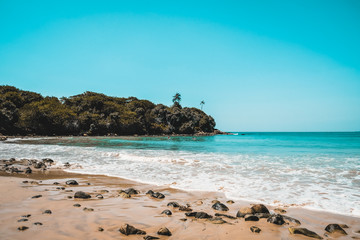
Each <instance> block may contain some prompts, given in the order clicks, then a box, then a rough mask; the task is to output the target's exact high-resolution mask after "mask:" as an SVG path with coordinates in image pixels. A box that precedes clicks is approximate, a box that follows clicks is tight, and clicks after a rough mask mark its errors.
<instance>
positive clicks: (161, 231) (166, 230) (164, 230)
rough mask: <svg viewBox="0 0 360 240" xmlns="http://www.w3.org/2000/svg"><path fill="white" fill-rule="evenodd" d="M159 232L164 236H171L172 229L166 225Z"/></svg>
mask: <svg viewBox="0 0 360 240" xmlns="http://www.w3.org/2000/svg"><path fill="white" fill-rule="evenodd" d="M157 234H159V235H163V236H171V232H170V230H169V229H167V228H166V227H163V228H160V229H159V231H158V232H157Z"/></svg>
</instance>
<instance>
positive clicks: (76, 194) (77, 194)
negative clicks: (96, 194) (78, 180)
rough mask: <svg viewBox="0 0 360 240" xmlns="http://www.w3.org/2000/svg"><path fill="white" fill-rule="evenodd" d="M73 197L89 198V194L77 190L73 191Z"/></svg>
mask: <svg viewBox="0 0 360 240" xmlns="http://www.w3.org/2000/svg"><path fill="white" fill-rule="evenodd" d="M74 198H82V199H88V198H91V196H90V195H89V194H87V193H84V192H82V191H78V192H76V193H75V195H74Z"/></svg>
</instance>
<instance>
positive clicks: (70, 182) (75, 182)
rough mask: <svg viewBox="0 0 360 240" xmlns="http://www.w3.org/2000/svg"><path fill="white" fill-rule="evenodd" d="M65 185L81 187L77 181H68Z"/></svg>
mask: <svg viewBox="0 0 360 240" xmlns="http://www.w3.org/2000/svg"><path fill="white" fill-rule="evenodd" d="M65 183H66V185H79V183H78V182H77V181H75V180H68V181H66V182H65Z"/></svg>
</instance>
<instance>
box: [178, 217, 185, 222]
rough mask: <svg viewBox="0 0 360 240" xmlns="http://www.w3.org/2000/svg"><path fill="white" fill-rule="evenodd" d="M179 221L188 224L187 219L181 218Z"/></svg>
mask: <svg viewBox="0 0 360 240" xmlns="http://www.w3.org/2000/svg"><path fill="white" fill-rule="evenodd" d="M179 220H180V221H183V222H186V221H187V219H186V218H180V219H179Z"/></svg>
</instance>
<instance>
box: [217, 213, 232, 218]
mask: <svg viewBox="0 0 360 240" xmlns="http://www.w3.org/2000/svg"><path fill="white" fill-rule="evenodd" d="M215 216H216V217H227V218H230V219H236V217H233V216H230V215H226V214H222V213H215Z"/></svg>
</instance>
